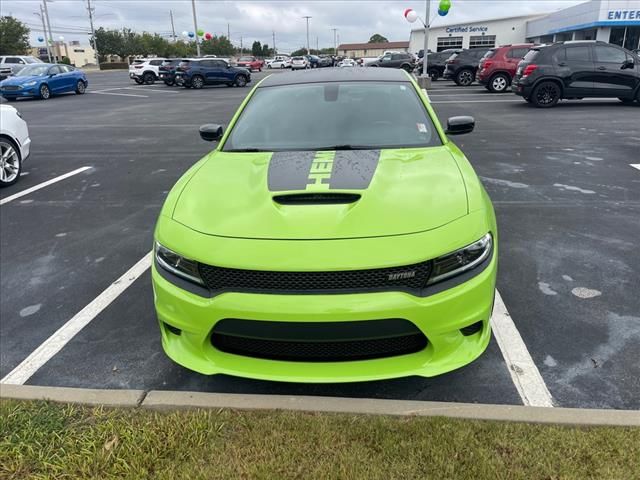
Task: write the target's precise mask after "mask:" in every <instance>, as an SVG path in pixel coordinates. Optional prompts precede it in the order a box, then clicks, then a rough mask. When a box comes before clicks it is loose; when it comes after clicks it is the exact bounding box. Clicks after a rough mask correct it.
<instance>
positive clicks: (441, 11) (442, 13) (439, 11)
mask: <svg viewBox="0 0 640 480" xmlns="http://www.w3.org/2000/svg"><path fill="white" fill-rule="evenodd" d="M447 13H449V10H438V15H440V16H441V17H445V16H446V15H447Z"/></svg>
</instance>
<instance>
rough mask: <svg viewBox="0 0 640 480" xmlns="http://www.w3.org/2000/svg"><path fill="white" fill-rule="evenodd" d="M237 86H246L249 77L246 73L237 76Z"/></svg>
mask: <svg viewBox="0 0 640 480" xmlns="http://www.w3.org/2000/svg"><path fill="white" fill-rule="evenodd" d="M234 83H235V85H236V87H246V86H247V77H245V76H244V75H238V76H237V77H236V81H235V82H234Z"/></svg>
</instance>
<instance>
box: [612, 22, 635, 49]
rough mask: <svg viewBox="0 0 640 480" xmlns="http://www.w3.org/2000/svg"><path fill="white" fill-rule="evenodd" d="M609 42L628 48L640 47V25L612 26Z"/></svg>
mask: <svg viewBox="0 0 640 480" xmlns="http://www.w3.org/2000/svg"><path fill="white" fill-rule="evenodd" d="M609 43H613V44H614V45H619V46H621V47H624V48H626V49H627V50H635V49H636V48H640V27H618V28H612V29H611V35H610V36H609Z"/></svg>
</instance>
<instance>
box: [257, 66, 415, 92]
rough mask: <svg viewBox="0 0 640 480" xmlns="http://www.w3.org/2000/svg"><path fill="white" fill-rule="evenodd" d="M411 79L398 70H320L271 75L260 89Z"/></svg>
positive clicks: (366, 68) (406, 80)
mask: <svg viewBox="0 0 640 480" xmlns="http://www.w3.org/2000/svg"><path fill="white" fill-rule="evenodd" d="M408 81H409V78H408V76H407V74H406V72H405V71H404V70H401V69H396V68H371V67H365V68H357V69H354V70H339V69H335V70H334V69H332V68H331V69H329V68H326V69H325V68H322V69H320V68H318V69H312V70H302V71H294V72H289V73H287V74H286V75H269V76H268V77H267V78H265V79H264V80H263V81H262V82H260V85H259V86H258V88H262V87H275V86H280V85H296V84H301V83H323V82H408Z"/></svg>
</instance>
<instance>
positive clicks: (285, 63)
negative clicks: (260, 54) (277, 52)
mask: <svg viewBox="0 0 640 480" xmlns="http://www.w3.org/2000/svg"><path fill="white" fill-rule="evenodd" d="M267 68H291V59H290V58H289V57H276V58H275V59H274V60H273V61H272V62H271V63H268V64H267Z"/></svg>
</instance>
